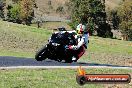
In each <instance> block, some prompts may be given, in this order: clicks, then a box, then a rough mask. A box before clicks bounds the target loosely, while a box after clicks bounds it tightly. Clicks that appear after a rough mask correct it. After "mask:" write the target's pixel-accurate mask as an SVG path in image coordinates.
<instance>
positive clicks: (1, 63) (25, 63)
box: [0, 56, 132, 69]
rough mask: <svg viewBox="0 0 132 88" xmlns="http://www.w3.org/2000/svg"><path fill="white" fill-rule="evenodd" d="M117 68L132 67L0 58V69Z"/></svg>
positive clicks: (131, 67)
mask: <svg viewBox="0 0 132 88" xmlns="http://www.w3.org/2000/svg"><path fill="white" fill-rule="evenodd" d="M79 66H83V67H84V68H116V69H117V68H118V69H132V66H118V65H110V64H98V63H86V62H80V61H79V62H74V63H64V62H57V61H53V60H48V59H47V60H44V61H36V60H35V59H33V58H20V57H10V56H0V69H4V68H8V69H9V68H10V69H11V68H12V69H13V68H78V67H79Z"/></svg>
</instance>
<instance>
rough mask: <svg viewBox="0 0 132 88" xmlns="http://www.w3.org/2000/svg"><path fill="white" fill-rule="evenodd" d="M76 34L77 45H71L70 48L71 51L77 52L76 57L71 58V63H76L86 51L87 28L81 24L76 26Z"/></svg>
mask: <svg viewBox="0 0 132 88" xmlns="http://www.w3.org/2000/svg"><path fill="white" fill-rule="evenodd" d="M76 32H77V36H76V39H77V41H78V44H77V45H72V46H71V47H70V48H71V49H73V50H77V51H78V52H77V56H73V57H72V60H73V61H77V60H78V59H79V58H80V57H81V56H82V55H83V54H84V53H85V49H87V45H88V36H89V35H88V29H87V26H86V25H85V24H84V23H82V22H81V23H80V24H79V25H78V26H77V28H76ZM83 45H84V46H83Z"/></svg>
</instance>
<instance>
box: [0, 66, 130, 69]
mask: <svg viewBox="0 0 132 88" xmlns="http://www.w3.org/2000/svg"><path fill="white" fill-rule="evenodd" d="M78 67H79V66H10V67H0V70H2V69H49V68H51V69H58V68H70V69H77V68H78ZM82 68H87V69H88V68H109V69H131V70H132V68H131V67H108V66H82Z"/></svg>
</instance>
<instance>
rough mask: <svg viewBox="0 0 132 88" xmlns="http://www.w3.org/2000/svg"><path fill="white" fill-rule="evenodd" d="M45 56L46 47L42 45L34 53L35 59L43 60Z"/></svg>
mask: <svg viewBox="0 0 132 88" xmlns="http://www.w3.org/2000/svg"><path fill="white" fill-rule="evenodd" d="M46 58H47V47H46V46H44V47H43V48H42V49H40V50H39V51H38V52H37V53H36V55H35V59H36V60H37V61H42V60H45V59H46Z"/></svg>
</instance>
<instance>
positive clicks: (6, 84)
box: [0, 68, 132, 88]
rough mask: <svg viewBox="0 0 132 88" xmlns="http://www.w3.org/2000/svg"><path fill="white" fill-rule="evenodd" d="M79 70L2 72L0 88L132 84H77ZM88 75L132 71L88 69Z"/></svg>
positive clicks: (119, 87)
mask: <svg viewBox="0 0 132 88" xmlns="http://www.w3.org/2000/svg"><path fill="white" fill-rule="evenodd" d="M77 73H78V72H77V69H32V70H31V69H15V70H0V79H1V80H0V88H53V87H54V88H62V87H63V88H108V87H109V88H113V87H114V88H130V87H132V83H130V84H86V85H84V86H82V87H81V86H79V85H78V84H77V83H76V74H77ZM86 73H88V74H119V73H120V74H121V73H122V74H132V70H125V69H124V70H123V69H122V70H121V69H116V70H115V69H96V68H95V69H86Z"/></svg>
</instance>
